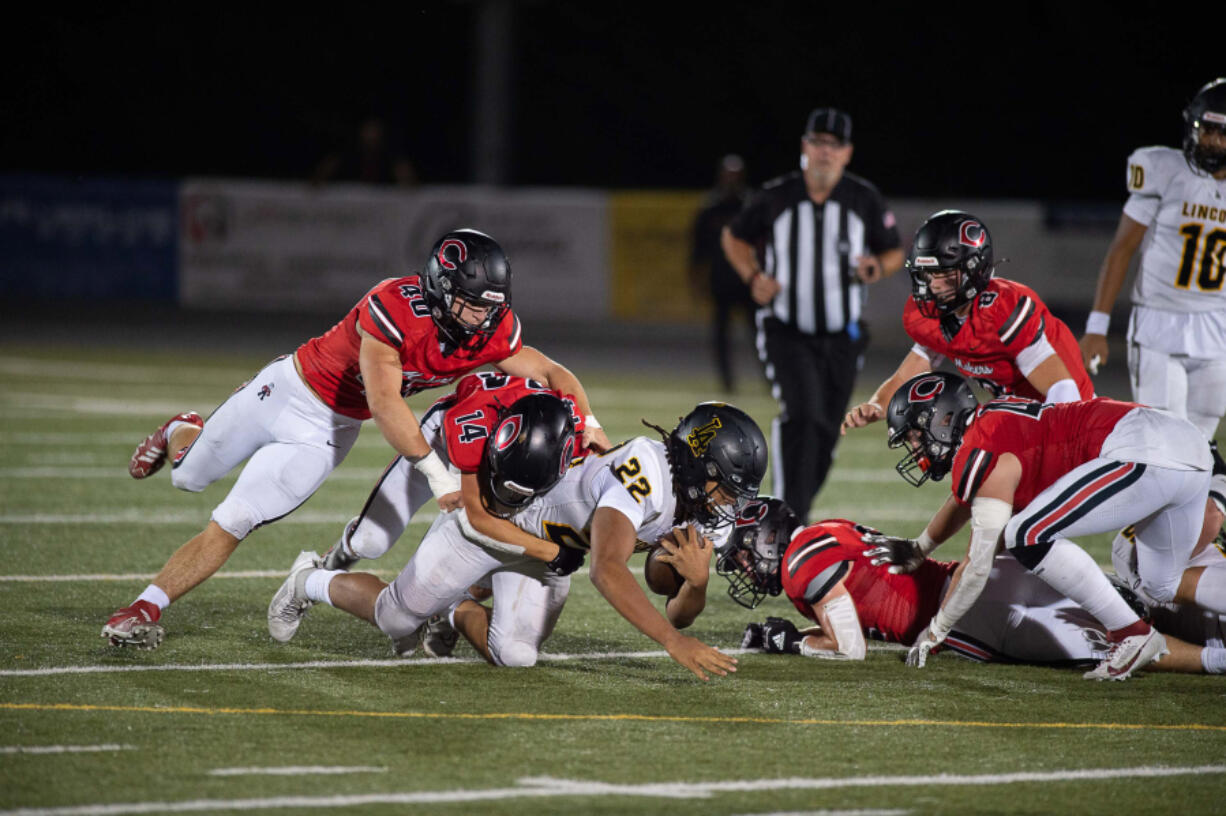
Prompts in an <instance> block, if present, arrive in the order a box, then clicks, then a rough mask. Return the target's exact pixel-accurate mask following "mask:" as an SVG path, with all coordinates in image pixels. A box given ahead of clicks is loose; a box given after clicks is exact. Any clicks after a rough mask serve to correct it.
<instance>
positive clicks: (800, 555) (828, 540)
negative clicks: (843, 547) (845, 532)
mask: <svg viewBox="0 0 1226 816" xmlns="http://www.w3.org/2000/svg"><path fill="white" fill-rule="evenodd" d="M838 543H839V540H838V539H837V538H835V537H834V536H832V535H828V536H822V537H821V538H815V539H813V540H812V541H810V542H809V543H808V544H805V545H804V546H803V547H799V548H797V550H796V551H795V552H793V553H792V554H791V555H789V556H788V563H787V570H788V575H789V576H790V577H792V578H795V577H796V573H797V571H798V570H800V568H801V567H802V566H804V563H805V562H806V561H808V560H809V559H810V558H812V557H813V556H815V555H817V554H818V553H819V552H821V551H822V550H827V549H829V548H831V547H834V546H837V545H838Z"/></svg>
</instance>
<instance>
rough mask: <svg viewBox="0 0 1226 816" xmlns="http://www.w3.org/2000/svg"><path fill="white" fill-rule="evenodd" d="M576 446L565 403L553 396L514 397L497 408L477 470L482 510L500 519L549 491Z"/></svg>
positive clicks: (573, 429) (567, 464)
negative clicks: (514, 398)
mask: <svg viewBox="0 0 1226 816" xmlns="http://www.w3.org/2000/svg"><path fill="white" fill-rule="evenodd" d="M577 444H578V443H577V442H576V440H575V419H574V417H573V416H572V415H571V406H570V405H568V404H567V403H565V402H563V401H562V400H560V399H558V398H557V397H555V396H554V395H553V394H529V395H528V396H526V397H520V398H519V399H517V400H515V402H513V403H511V405H510V407H508V408H505V409H503V410H502V411H500V412H499V417H498V424H497V425H495V426H494V432H493V433H492V434H491V435H490V438H489V439H488V440H486V443H485V456H484V457H483V458H482V461H481V467H480V471H479V473H478V478H479V479H480V481H481V483H482V484H483V485H484V486H485V491H483V492H482V501H483V504H484V505H485V509H486V510H488V511H489V512H490V513H491V514H493V515H496V516H500V517H502V518H505V517H507V516H509V515H511V514H513V513H515V512H517V511H519V510H521V509H523V508H524V507H525V506H527V504H528V503H529V502H530V501H532V500H533V499H534V498H536V497H537V496H541V495H544V494H545V493H547V492H549V491H550V490H551V489H552V488H553V486H554V485H556V484H557V483H558V481H559V480H560V479H561V478H562V476H563V475H564V474H565V473H566V469H567V468H568V467H569V466H570V461H571V459H573V458H574V455H575V448H576V445H577ZM486 492H488V494H489V495H488V496H487V495H486ZM490 499H493V501H490Z"/></svg>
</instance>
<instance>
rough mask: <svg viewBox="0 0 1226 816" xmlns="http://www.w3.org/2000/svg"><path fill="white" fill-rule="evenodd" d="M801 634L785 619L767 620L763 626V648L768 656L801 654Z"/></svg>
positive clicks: (794, 625)
mask: <svg viewBox="0 0 1226 816" xmlns="http://www.w3.org/2000/svg"><path fill="white" fill-rule="evenodd" d="M801 637H802V636H801V634H800V632H798V631H797V630H796V624H794V623H792V622H791V621H790V620H787V619H785V618H767V619H766V623H764V624H762V640H763V644H762V648H764V649H766V653H767V654H800V641H801Z"/></svg>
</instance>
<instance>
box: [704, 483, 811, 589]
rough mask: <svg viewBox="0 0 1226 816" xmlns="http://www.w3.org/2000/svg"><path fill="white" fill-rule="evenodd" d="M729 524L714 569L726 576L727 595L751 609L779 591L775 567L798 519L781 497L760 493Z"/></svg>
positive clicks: (778, 580)
mask: <svg viewBox="0 0 1226 816" xmlns="http://www.w3.org/2000/svg"><path fill="white" fill-rule="evenodd" d="M733 524H734V526H733V528H732V535H731V536H730V537H729V538H728V543H727V544H726V545H725V546H724V549H723V550H722V551H721V552H720V554H719V557H718V558H717V559H716V561H715V571H716V572H717V573H718V574H720V575H722V576H724V577H725V578H727V579H728V597H730V598H732V600H734V601H736V602H737V603H739V604H740V605H741V606H743V607H745V608H746V609H753V608H754V607H756V606H757V605H758V604H760V603H762V601H763V600H764V599H765V598H766V596H767V595H778V594H779V593H780V592H782V591H783V577H782V576H781V575H780V574H779V567H780V565H781V564H782V563H783V554H784V553H785V552H786V551H787V548H788V542H789V541H791V540H792V533H793V532H795V531H796V528H797V527H799V526H800V519H798V518H796V514H795V513H793V512H792V508H790V507H788V506H787V504H786V503H785V502H784V501H783V500H782V499H775V498H770V497H765V496H764V497H761V498H759V499H757V500H755V501H751V502H749V504H747V505H746V506H745V509H744V510H742V511H741V513H740V515H739V516H737V518H736V521H735V522H733Z"/></svg>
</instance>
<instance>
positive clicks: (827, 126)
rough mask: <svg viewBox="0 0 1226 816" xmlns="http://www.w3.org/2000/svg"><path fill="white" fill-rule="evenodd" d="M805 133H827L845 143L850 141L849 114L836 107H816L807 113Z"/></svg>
mask: <svg viewBox="0 0 1226 816" xmlns="http://www.w3.org/2000/svg"><path fill="white" fill-rule="evenodd" d="M805 133H829V134H831V135H832V136H834V137H835V138H837V139H838V140H839V141H840V142H843V143H844V144H847V143H848V142H850V141H851V116H850V115H849V114H846V113H844V112H843V111H841V110H838V109H837V108H818V109H816V110H814V111H813V112H812V113H810V114H809V120H808V121H807V122H806V123H805Z"/></svg>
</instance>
